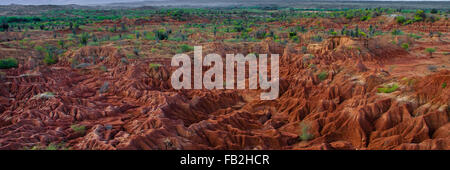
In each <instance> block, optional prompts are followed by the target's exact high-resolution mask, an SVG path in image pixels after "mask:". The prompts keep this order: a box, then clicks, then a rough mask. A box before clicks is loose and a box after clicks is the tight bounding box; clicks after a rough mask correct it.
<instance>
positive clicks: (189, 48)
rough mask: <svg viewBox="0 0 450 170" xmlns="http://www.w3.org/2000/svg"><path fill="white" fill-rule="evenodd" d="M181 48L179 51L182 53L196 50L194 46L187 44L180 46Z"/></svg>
mask: <svg viewBox="0 0 450 170" xmlns="http://www.w3.org/2000/svg"><path fill="white" fill-rule="evenodd" d="M179 48H180V49H179V50H180V51H181V52H182V53H185V52H189V51H192V50H194V47H192V46H190V45H187V44H183V45H180V47H179Z"/></svg>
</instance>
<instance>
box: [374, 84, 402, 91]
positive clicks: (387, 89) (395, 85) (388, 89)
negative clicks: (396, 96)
mask: <svg viewBox="0 0 450 170" xmlns="http://www.w3.org/2000/svg"><path fill="white" fill-rule="evenodd" d="M397 89H398V85H397V84H393V85H386V86H384V87H380V88H378V93H392V92H394V91H395V90H397Z"/></svg>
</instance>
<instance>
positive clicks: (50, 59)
mask: <svg viewBox="0 0 450 170" xmlns="http://www.w3.org/2000/svg"><path fill="white" fill-rule="evenodd" d="M57 62H58V58H57V57H56V56H55V55H54V54H53V53H50V52H48V53H46V54H45V58H44V63H45V64H47V65H51V64H55V63H57Z"/></svg>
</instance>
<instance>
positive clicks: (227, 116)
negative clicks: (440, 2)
mask: <svg viewBox="0 0 450 170" xmlns="http://www.w3.org/2000/svg"><path fill="white" fill-rule="evenodd" d="M203 48H204V53H208V52H216V53H218V54H221V55H222V56H225V54H226V52H230V51H236V52H242V50H243V49H247V50H248V52H249V53H250V52H255V53H274V54H280V55H281V57H280V96H279V98H278V99H276V100H271V101H262V100H259V94H260V92H261V91H260V90H174V89H172V86H171V84H170V75H171V72H172V71H173V70H174V69H175V68H173V67H170V59H167V58H151V59H127V58H126V57H125V55H124V54H123V53H122V52H121V50H118V49H116V48H115V47H113V46H102V47H83V48H80V49H78V50H77V51H69V52H67V53H66V54H64V56H65V57H64V58H62V59H61V61H60V62H59V63H58V65H54V66H48V67H39V68H36V69H34V71H33V72H30V71H26V69H23V68H18V69H10V70H7V71H6V75H5V76H2V77H1V79H2V80H1V83H0V104H1V105H0V112H1V114H0V149H23V148H25V147H33V146H36V145H42V146H47V145H48V144H50V143H63V144H64V145H65V146H66V147H70V148H72V149H449V146H450V145H449V141H450V135H449V128H450V125H449V123H448V119H449V113H450V110H449V105H450V100H449V96H450V88H448V87H444V88H443V87H442V84H444V83H449V82H450V71H449V70H448V69H443V70H441V71H439V72H435V73H432V74H429V75H427V76H412V77H405V78H401V77H395V76H393V75H392V74H393V73H392V72H390V71H387V70H385V69H383V65H384V64H386V63H389V62H390V61H392V60H398V59H400V60H401V59H405V60H406V59H407V60H410V57H411V56H410V55H409V54H408V52H407V51H405V50H403V49H402V48H399V47H393V46H391V45H389V43H387V42H386V43H382V41H379V40H377V39H369V40H358V39H350V38H347V37H332V38H330V39H328V40H326V41H324V42H323V43H320V44H315V45H310V46H308V53H303V51H302V49H301V48H299V47H297V46H290V45H287V46H283V45H279V44H277V43H273V42H272V40H270V39H267V40H265V41H263V42H261V43H253V44H240V45H237V46H236V45H235V46H231V45H227V44H222V43H211V44H207V45H205V46H204V47H203ZM411 62H413V61H412V60H411ZM151 63H153V64H154V63H158V65H157V66H154V67H149V65H150V64H151ZM25 66H26V65H23V66H21V67H25ZM319 74H322V76H320V77H319ZM323 75H325V76H323ZM388 84H396V85H398V89H396V90H395V91H394V92H391V93H380V92H379V91H378V88H380V87H385V86H386V85H388ZM74 124H76V125H80V126H85V131H83V132H80V131H78V130H76V129H74V128H73V127H71V126H73V125H74Z"/></svg>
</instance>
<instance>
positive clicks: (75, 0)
mask: <svg viewBox="0 0 450 170" xmlns="http://www.w3.org/2000/svg"><path fill="white" fill-rule="evenodd" d="M137 1H167V0H0V5H9V4H11V3H14V4H25V5H43V4H54V5H64V4H79V5H89V4H106V3H115V2H137ZM169 1H170V0H169ZM212 1H214V0H212ZM385 1H389V0H385ZM393 1H450V0H393Z"/></svg>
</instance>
